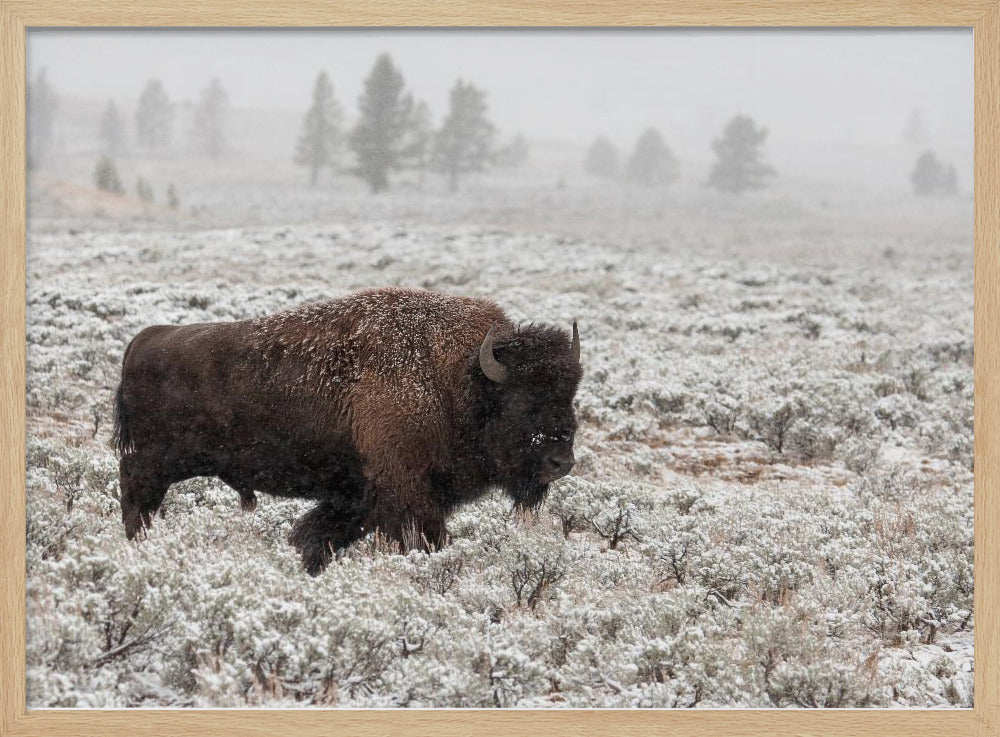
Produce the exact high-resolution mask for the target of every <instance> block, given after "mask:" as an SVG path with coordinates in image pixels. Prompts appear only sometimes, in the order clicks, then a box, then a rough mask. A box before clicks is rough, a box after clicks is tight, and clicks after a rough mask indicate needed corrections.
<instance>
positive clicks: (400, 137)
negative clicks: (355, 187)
mask: <svg viewBox="0 0 1000 737" xmlns="http://www.w3.org/2000/svg"><path fill="white" fill-rule="evenodd" d="M359 106H360V108H361V119H360V120H359V121H358V124H357V126H356V127H355V128H354V130H353V131H352V133H351V136H350V145H351V149H352V150H353V151H354V153H355V155H356V156H357V159H358V167H357V170H356V173H357V174H358V176H360V177H361V178H363V179H364V180H365V181H366V182H368V186H369V187H371V190H372V192H382V191H384V190H386V189H388V188H389V172H390V171H393V170H398V169H399V168H401V166H402V165H403V164H404V163H405V160H406V147H405V138H406V132H407V130H408V127H409V125H410V116H411V114H412V111H413V98H412V97H411V96H410V95H404V94H403V75H402V74H400V72H399V70H398V69H396V67H395V66H394V65H393V63H392V57H390V56H389V55H388V54H382V55H381V56H379V57H378V59H377V60H376V61H375V66H374V67H373V68H372V71H371V73H370V74H369V75H368V78H367V79H365V90H364V93H363V94H362V95H361V99H360V100H359Z"/></svg>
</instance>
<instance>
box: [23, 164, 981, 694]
mask: <svg viewBox="0 0 1000 737" xmlns="http://www.w3.org/2000/svg"><path fill="white" fill-rule="evenodd" d="M86 162H87V163H86V164H85V165H84V164H81V167H80V169H81V174H80V176H78V177H77V183H75V184H73V183H70V182H69V181H55V180H54V179H52V178H51V177H50V178H46V177H45V176H44V174H43V173H40V174H39V175H37V176H36V177H35V178H34V181H33V182H32V184H31V199H30V202H29V212H30V213H31V222H30V227H29V242H28V308H27V309H28V319H27V370H28V373H27V410H28V461H27V465H28V471H27V479H28V481H27V496H28V530H27V540H28V547H27V555H28V601H27V607H28V661H27V666H28V703H29V706H32V707H43V706H45V707H49V706H56V707H81V706H93V707H110V706H150V707H152V706H195V707H220V706H221V707H238V706H341V707H401V706H435V707H494V706H500V707H592V706H598V707H695V706H697V707H715V706H739V707H858V706H869V707H926V706H960V707H968V706H971V703H972V666H973V657H972V655H973V654H972V631H973V618H972V614H971V609H972V591H973V560H972V546H973V539H972V532H973V505H972V494H973V483H972V463H973V452H972V410H973V383H972V357H973V332H972V318H973V311H972V295H973V290H972V287H973V270H972V235H971V233H972V229H971V201H970V199H969V198H967V197H966V198H957V199H952V200H947V201H934V202H915V201H913V200H912V199H911V198H908V197H906V196H905V195H901V196H899V197H895V198H894V196H889V195H885V196H883V197H882V198H881V199H879V198H878V197H875V196H873V197H868V196H867V195H862V194H852V193H847V194H844V193H839V192H830V193H822V194H817V195H815V196H811V195H809V194H807V193H806V191H805V190H802V191H800V189H799V188H798V187H797V186H796V185H795V183H791V184H779V186H778V187H777V188H776V189H775V190H774V191H771V192H769V193H765V194H760V195H753V196H749V197H745V198H742V199H738V200H736V201H724V200H723V199H720V198H718V197H717V196H715V195H710V194H707V193H705V192H702V191H696V190H694V189H692V190H689V191H679V192H676V193H673V192H672V193H671V194H670V196H668V197H664V196H663V195H661V194H654V193H650V192H645V191H638V190H618V189H614V190H611V189H604V188H602V187H601V186H599V185H597V184H595V183H593V182H581V181H579V179H580V177H579V176H576V177H575V178H574V177H571V176H569V175H567V176H566V177H565V178H564V180H563V181H560V182H555V181H551V180H549V181H545V182H542V181H540V180H539V181H538V183H537V184H533V185H531V186H530V187H529V186H525V187H521V188H517V187H516V186H514V185H512V184H510V183H509V182H505V181H502V180H499V179H498V180H483V181H478V180H477V181H472V182H470V184H469V186H468V187H467V188H466V191H465V192H463V193H461V194H460V195H459V196H458V198H457V199H455V200H449V199H448V198H446V197H445V196H444V195H443V194H441V193H440V192H437V191H434V192H429V193H425V192H420V191H418V190H415V189H413V190H406V191H403V192H398V193H395V194H394V195H393V196H392V197H391V198H388V199H386V198H382V199H379V198H372V197H369V196H368V195H366V194H365V193H364V192H363V190H362V188H361V185H360V184H359V183H356V182H351V181H350V180H346V179H345V181H344V183H343V186H340V185H339V184H338V185H337V186H328V187H327V188H325V189H324V188H322V187H321V188H318V189H316V190H309V189H307V188H305V187H304V186H302V185H301V184H298V185H292V184H291V183H290V184H289V186H288V187H287V188H286V189H283V190H281V191H280V192H279V191H276V190H265V189H263V188H262V187H261V186H260V185H259V183H258V182H257V181H256V179H255V173H254V172H250V171H247V172H246V176H244V177H242V179H241V183H239V184H233V185H232V186H231V187H230V188H228V189H225V191H224V192H223V191H222V190H221V189H220V188H218V187H216V188H214V189H212V188H207V189H206V191H205V192H198V191H197V190H196V189H195V188H194V185H193V184H191V185H186V184H184V183H183V182H181V183H180V185H179V189H180V190H181V192H182V198H183V199H184V205H183V207H182V210H181V211H180V212H178V213H172V212H168V211H166V210H163V209H161V208H159V207H158V206H153V207H151V208H143V207H142V206H141V205H139V204H138V203H137V201H136V200H134V199H130V198H120V197H116V196H112V195H99V194H97V193H95V192H93V191H92V190H90V189H89V187H88V186H87V185H86V184H85V182H86V178H87V177H88V176H89V167H90V166H91V162H92V160H91V159H87V160H86ZM178 166H179V167H180V166H181V165H180V164H179V165H178ZM179 171H180V169H179ZM293 175H294V176H296V177H298V176H299V175H300V173H296V172H293V173H292V174H290V175H289V180H291V177H292V176H293ZM204 176H205V177H206V178H208V177H210V176H211V172H208V173H206V174H205V175H204ZM260 176H261V177H263V176H264V174H263V172H261V173H260ZM150 178H151V179H152V180H153V183H154V186H155V187H156V188H157V190H158V191H159V189H161V188H162V186H163V185H164V184H165V183H166V182H167V181H171V180H173V179H174V178H176V176H175V174H173V173H171V172H170V171H165V170H161V171H159V172H154V173H153V175H150ZM133 179H134V177H133V176H131V174H129V173H128V172H126V181H128V182H132V181H133ZM219 192H222V194H219ZM213 193H215V194H213ZM213 197H214V199H213ZM196 204H197V205H198V207H195V205H196ZM192 208H194V209H192ZM384 284H399V285H406V286H415V287H425V288H428V289H434V290H440V291H444V292H448V293H454V294H463V295H481V296H489V297H491V298H493V299H495V300H496V301H498V302H499V303H500V304H501V305H502V306H503V307H504V308H505V309H506V310H507V311H508V313H509V314H510V315H511V316H512V317H514V318H515V319H524V320H534V321H545V322H554V323H557V324H559V325H562V326H565V327H568V326H569V324H570V322H571V320H573V319H577V320H579V323H580V328H581V335H582V347H583V362H584V368H585V374H584V379H583V382H582V384H581V388H580V392H579V394H578V397H577V400H578V401H577V406H578V416H579V419H580V432H579V434H578V436H577V448H576V451H577V457H578V459H579V463H578V465H577V467H576V469H575V470H574V472H573V475H572V476H570V477H568V478H565V479H563V480H561V481H559V482H557V483H556V484H555V485H554V486H553V489H552V492H551V494H550V496H549V498H548V500H547V502H546V503H545V504H544V505H543V507H542V509H541V510H540V512H539V513H538V514H537V515H534V516H528V517H518V516H514V515H512V513H511V509H510V503H509V501H508V500H507V498H506V497H503V496H500V495H495V496H491V497H487V498H484V499H483V500H481V501H480V502H479V503H476V504H474V505H472V506H469V507H467V508H465V509H463V510H462V511H460V512H459V513H458V514H456V515H455V516H454V517H453V518H452V520H451V522H450V524H449V529H450V532H451V535H452V538H453V542H452V545H451V546H450V547H448V548H446V549H444V550H442V551H440V552H437V553H434V554H423V553H411V554H409V555H399V554H394V553H392V552H391V551H387V550H385V549H384V546H383V545H380V544H379V542H378V541H377V540H373V539H366V540H363V541H361V542H359V543H357V544H356V545H354V546H353V547H352V548H350V549H349V550H348V552H347V553H346V554H345V555H344V556H343V558H342V559H341V560H340V561H338V562H337V563H335V564H333V565H331V566H330V568H329V569H328V570H327V571H326V572H325V573H324V574H323V575H321V576H320V577H318V578H316V579H312V578H310V577H309V576H307V575H306V574H305V573H304V572H303V571H302V569H301V566H300V562H299V559H298V557H297V556H296V554H295V552H294V550H293V549H292V548H291V547H290V546H289V545H288V544H287V543H286V538H287V536H288V533H289V530H290V528H291V525H292V523H293V521H294V520H295V519H296V518H297V517H298V516H299V515H301V514H302V513H303V512H304V511H305V510H306V509H307V508H308V506H309V505H308V503H305V502H302V503H299V502H295V501H283V500H277V499H274V498H271V497H266V496H264V495H261V497H262V498H261V504H260V506H259V507H258V509H257V511H256V512H253V513H250V514H247V513H243V512H241V511H240V509H239V505H238V496H237V494H236V492H235V491H233V490H231V489H229V488H228V487H226V486H224V485H223V484H222V483H221V482H219V481H217V480H215V479H198V480H194V481H190V482H186V483H183V484H179V485H177V486H175V487H173V488H172V489H171V491H170V493H169V494H168V496H167V499H166V503H165V516H164V518H162V519H157V521H156V523H155V526H154V528H153V529H152V531H151V534H150V536H149V539H148V540H145V541H144V542H141V543H139V544H133V543H127V542H126V541H125V538H124V533H123V529H122V524H121V518H120V508H119V502H118V494H119V489H118V478H117V460H116V458H115V456H114V455H113V453H112V451H111V449H110V447H109V434H110V426H111V394H112V391H113V388H114V386H115V385H116V383H117V380H118V375H119V370H120V362H121V356H122V352H123V350H124V348H125V346H126V344H127V342H128V341H129V339H130V338H131V337H132V336H133V335H134V334H135V333H136V332H138V331H139V330H140V329H141V328H142V327H144V326H147V325H150V324H154V323H171V324H179V323H187V322H201V321H214V320H234V319H243V318H246V317H251V316H259V315H264V314H267V313H270V312H272V311H275V310H279V309H283V308H285V307H290V306H294V305H298V304H301V303H303V302H306V301H310V300H315V299H322V298H328V297H336V296H339V295H342V294H345V293H347V292H349V291H351V290H354V289H357V288H362V287H370V286H376V285H384Z"/></svg>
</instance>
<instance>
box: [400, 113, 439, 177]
mask: <svg viewBox="0 0 1000 737" xmlns="http://www.w3.org/2000/svg"><path fill="white" fill-rule="evenodd" d="M433 140H434V131H433V129H432V128H431V111H430V108H428V107H427V103H426V102H424V101H423V100H421V101H419V102H418V103H416V104H415V105H414V106H413V111H412V112H411V113H410V122H409V125H408V126H407V128H406V136H405V138H404V142H403V160H404V166H405V167H406V168H408V169H413V170H414V171H416V172H417V173H418V175H419V177H420V186H421V187H422V186H423V184H424V175H425V174H426V173H427V168H428V167H429V166H430V164H431V144H432V143H433Z"/></svg>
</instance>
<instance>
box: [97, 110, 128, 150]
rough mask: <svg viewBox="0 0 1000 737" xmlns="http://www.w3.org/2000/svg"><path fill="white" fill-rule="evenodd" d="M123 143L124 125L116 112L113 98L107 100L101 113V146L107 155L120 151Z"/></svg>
mask: <svg viewBox="0 0 1000 737" xmlns="http://www.w3.org/2000/svg"><path fill="white" fill-rule="evenodd" d="M124 143H125V126H124V125H123V124H122V118H121V115H119V114H118V106H117V105H115V101H114V100H108V104H107V105H106V106H105V107H104V113H103V114H102V115H101V146H102V147H103V148H104V151H105V152H106V153H107V154H108V155H110V156H114V155H115V154H118V153H120V152H121V150H122V147H123V145H124Z"/></svg>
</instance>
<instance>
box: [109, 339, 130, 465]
mask: <svg viewBox="0 0 1000 737" xmlns="http://www.w3.org/2000/svg"><path fill="white" fill-rule="evenodd" d="M134 342H135V341H134V340H133V341H132V342H131V343H129V344H128V348H126V349H125V356H124V357H123V358H122V380H121V383H119V384H118V389H117V390H116V391H115V407H114V414H113V429H112V431H111V443H112V444H113V445H114V447H115V450H117V451H118V455H119V456H122V455H125V453H127V452H128V451H129V450H131V449H132V447H133V440H132V418H131V415H130V413H129V410H128V407H126V406H125V392H124V389H125V362H126V361H128V352H129V351H130V350H131V349H132V343H134Z"/></svg>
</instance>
